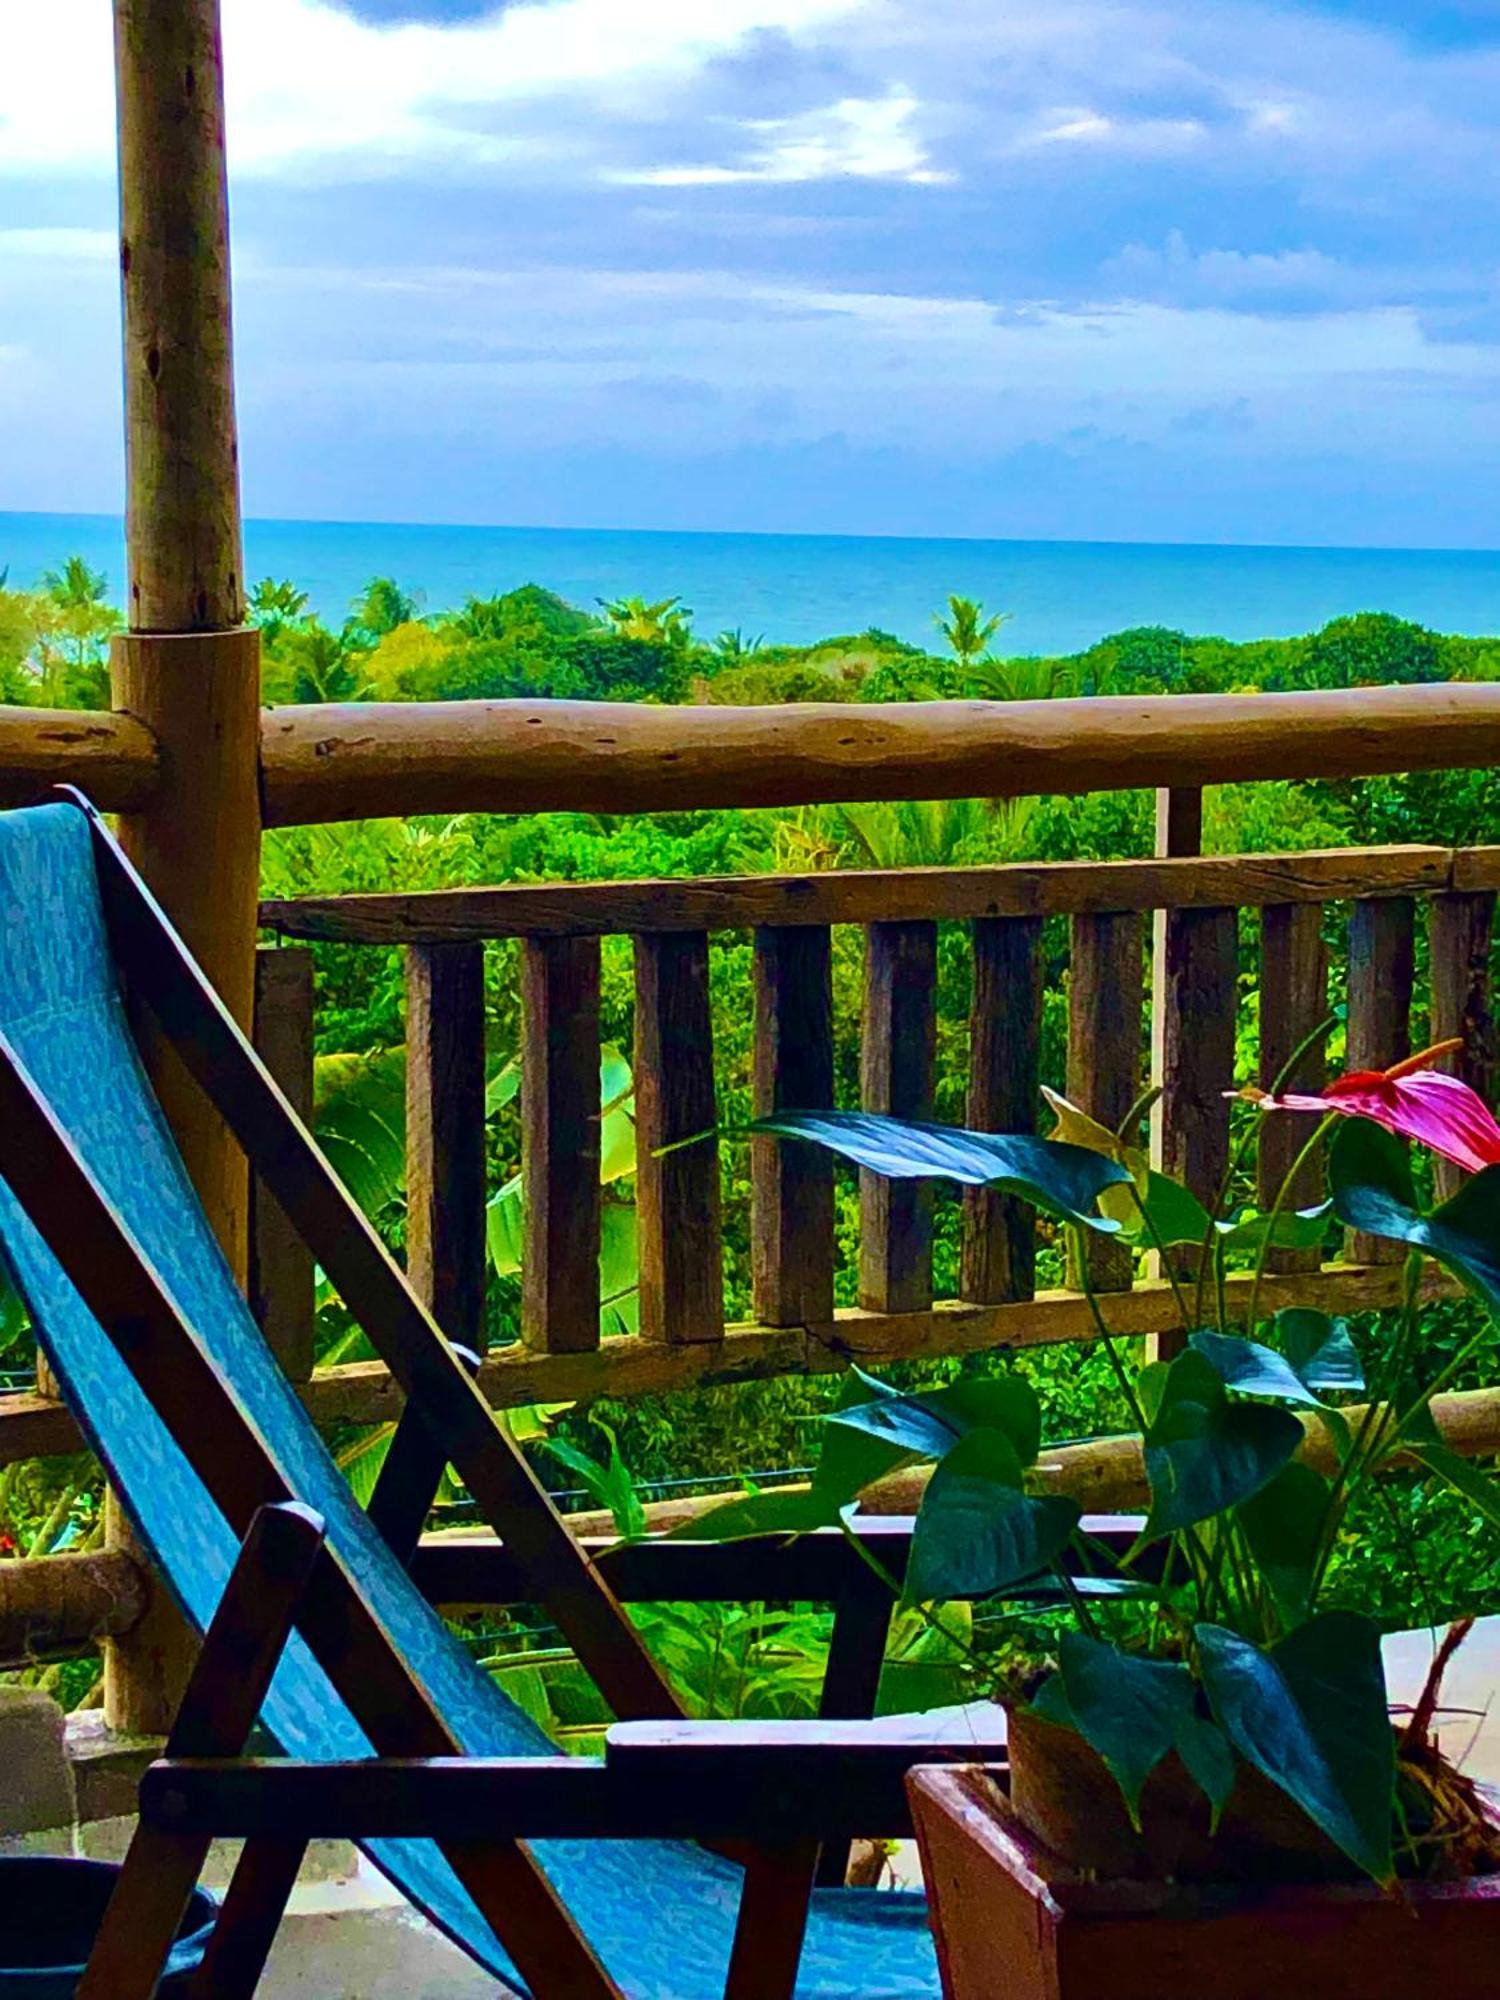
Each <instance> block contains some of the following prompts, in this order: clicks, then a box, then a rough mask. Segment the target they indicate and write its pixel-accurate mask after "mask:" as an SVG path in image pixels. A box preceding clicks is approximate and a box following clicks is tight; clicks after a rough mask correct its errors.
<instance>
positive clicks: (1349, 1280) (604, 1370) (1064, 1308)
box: [0, 1265, 1500, 1465]
mask: <svg viewBox="0 0 1500 2000" xmlns="http://www.w3.org/2000/svg"><path fill="white" fill-rule="evenodd" d="M1250 1283H1251V1280H1250V1278H1249V1276H1248V1274H1244V1273H1240V1274H1236V1275H1234V1276H1231V1277H1230V1278H1229V1280H1228V1282H1227V1284H1226V1287H1225V1297H1226V1300H1227V1303H1228V1308H1229V1314H1230V1317H1231V1319H1232V1318H1233V1317H1234V1315H1235V1313H1236V1312H1237V1311H1239V1310H1241V1309H1243V1307H1244V1305H1245V1303H1246V1301H1247V1299H1248V1295H1249V1287H1250ZM1456 1290H1457V1288H1456V1287H1455V1286H1454V1285H1453V1284H1452V1283H1451V1282H1450V1281H1447V1280H1444V1279H1440V1278H1439V1279H1434V1280H1432V1281H1431V1283H1430V1284H1429V1286H1428V1288H1427V1292H1426V1296H1428V1297H1431V1298H1446V1297H1453V1296H1455V1295H1456ZM1400 1297H1401V1270H1400V1267H1399V1266H1391V1265H1376V1266H1352V1265H1333V1266H1329V1267H1327V1268H1326V1269H1324V1270H1322V1271H1289V1272H1277V1273H1274V1274H1268V1275H1267V1276H1266V1278H1265V1279H1264V1281H1263V1283H1262V1286H1261V1304H1262V1306H1263V1307H1264V1308H1265V1310H1266V1311H1267V1312H1278V1311H1280V1310H1281V1308H1282V1307H1284V1306H1294V1305H1307V1306H1320V1307H1322V1308H1323V1309H1324V1310H1325V1311H1333V1312H1371V1311H1375V1310H1378V1309H1380V1308H1382V1307H1388V1306H1393V1305H1396V1304H1398V1303H1399V1301H1400ZM1106 1311H1107V1315H1108V1318H1109V1322H1110V1325H1111V1327H1112V1328H1113V1329H1114V1330H1115V1331H1116V1332H1117V1333H1118V1334H1119V1336H1120V1337H1121V1338H1122V1339H1125V1338H1130V1337H1133V1336H1137V1335H1141V1334H1151V1333H1160V1332H1162V1331H1164V1330H1166V1329H1168V1328H1170V1327H1172V1326H1174V1325H1175V1324H1176V1323H1177V1320H1176V1306H1175V1304H1174V1301H1173V1299H1172V1294H1171V1291H1170V1289H1169V1288H1168V1287H1167V1286H1166V1285H1165V1284H1162V1283H1158V1282H1155V1281H1152V1280H1147V1281H1145V1282H1143V1283H1141V1284H1138V1285H1136V1286H1135V1287H1134V1289H1133V1290H1131V1291H1129V1292H1120V1293H1116V1294H1113V1295H1111V1297H1110V1299H1109V1301H1108V1304H1107V1307H1106ZM1092 1337H1093V1322H1092V1320H1091V1318H1090V1316H1089V1311H1088V1307H1087V1304H1086V1302H1085V1301H1084V1299H1083V1298H1082V1297H1081V1296H1080V1295H1079V1294H1078V1293H1077V1292H1067V1291H1052V1292H1041V1293H1039V1294H1038V1295H1037V1297H1036V1298H1034V1299H1025V1300H1020V1301H1016V1302H1014V1303H1010V1304H1002V1305H975V1304H970V1303H968V1302H966V1301H964V1300H959V1299H941V1300H939V1301H937V1303H936V1304H934V1305H933V1306H931V1307H930V1308H929V1309H928V1310H927V1311H926V1312H912V1313H875V1312H865V1311H862V1310H860V1309H859V1308H857V1307H846V1308H843V1309H841V1310H840V1311H838V1312H836V1313H835V1314H834V1316H833V1318H832V1319H830V1320H823V1321H817V1322H814V1323H812V1324H811V1325H804V1326H795V1327H768V1326H747V1325H737V1326H730V1327H727V1328H726V1329H725V1333H724V1338H723V1339H722V1340H717V1341H684V1342H681V1343H673V1342H669V1341H656V1340H649V1339H639V1338H630V1339H617V1340H606V1341H604V1342H602V1343H601V1345H600V1346H599V1347H598V1348H597V1349H595V1350H594V1351H593V1352H592V1353H584V1354H536V1353H532V1352H530V1351H529V1350H527V1349H526V1348H523V1347H521V1346H520V1345H519V1344H518V1345H516V1346H514V1347H506V1348H497V1349H494V1350H492V1351H491V1352H490V1354H489V1355H487V1356H486V1358H485V1360H484V1363H483V1366H482V1367H481V1369H480V1373H479V1387H480V1389H481V1390H482V1391H483V1393H484V1395H485V1397H486V1398H487V1400H488V1401H489V1402H490V1404H491V1405H492V1406H493V1407H495V1408H496V1409H514V1408H515V1407H517V1406H518V1405H520V1404H525V1403H549V1402H589V1401H592V1400H593V1399H594V1398H595V1397H597V1396H626V1397H628V1396H639V1395H646V1394H648V1393H651V1392H654V1391H658V1390H667V1389H693V1388H700V1387H711V1386H713V1385H715V1384H719V1383H725V1382H745V1381H758V1380H764V1379H766V1378H767V1377H770V1376H776V1375H794V1374H803V1373H806V1372H807V1371H808V1370H809V1368H817V1369H830V1368H832V1369H836V1368H839V1367H841V1366H843V1365H844V1364H845V1363H846V1362H849V1361H858V1362H859V1363H861V1364H862V1365H866V1366H870V1367H874V1368H879V1367H881V1366H882V1365H883V1364H885V1363H886V1362H891V1361H910V1360H914V1359H917V1358H919V1357H922V1356H929V1355H955V1354H973V1353H978V1352H982V1351H990V1350H994V1349H1012V1348H1021V1347H1039V1346H1050V1345H1055V1344H1057V1343H1059V1342H1062V1341H1087V1340H1089V1339H1091V1338H1092ZM298 1393H299V1394H300V1395H301V1396H302V1398H303V1401H304V1402H305V1403H306V1404H307V1407H308V1408H309V1409H310V1410H311V1412H312V1414H313V1415H314V1417H315V1418H316V1419H317V1421H318V1422H319V1423H321V1424H329V1423H335V1422H348V1423H360V1424H374V1423H385V1422H388V1421H389V1420H391V1419H393V1418H395V1417H398V1416H399V1415H400V1414H401V1410H402V1407H403V1403H404V1398H403V1395H402V1391H401V1388H400V1385H399V1384H398V1383H397V1382H396V1381H395V1379H394V1378H393V1376H392V1375H391V1372H390V1370H389V1369H388V1368H387V1367H386V1365H385V1364H384V1362H380V1361H355V1362H349V1363H346V1364H344V1365H343V1366H340V1367H337V1368H321V1369H319V1370H318V1372H317V1373H316V1374H315V1375H314V1376H313V1378H312V1380H311V1381H310V1382H306V1383H303V1384H301V1385H300V1387H299V1390H298ZM1494 1394H1495V1396H1496V1398H1497V1407H1500V1389H1497V1390H1496V1391H1495V1392H1494ZM81 1445H82V1439H81V1438H80V1436H79V1432H78V1427H77V1425H76V1424H75V1423H74V1421H73V1418H72V1416H71V1414H70V1413H69V1412H68V1410H67V1409H66V1408H65V1407H64V1405H62V1404H61V1403H55V1402H52V1401H50V1400H49V1399H48V1398H46V1397H44V1396H37V1395H31V1394H25V1393H17V1394H15V1395H11V1396H0V1465H5V1464H9V1463H10V1462H11V1461H13V1460H15V1459H18V1458H47V1457H52V1456H55V1455H57V1454H59V1453H62V1452H70V1451H77V1450H79V1449H80V1448H81Z"/></svg>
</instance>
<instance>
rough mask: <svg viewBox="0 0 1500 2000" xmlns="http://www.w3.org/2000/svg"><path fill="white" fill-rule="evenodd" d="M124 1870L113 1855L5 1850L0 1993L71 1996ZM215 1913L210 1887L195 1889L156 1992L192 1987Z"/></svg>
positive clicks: (0, 1881) (11, 1997)
mask: <svg viewBox="0 0 1500 2000" xmlns="http://www.w3.org/2000/svg"><path fill="white" fill-rule="evenodd" d="M119 1875H120V1871H119V1868H118V1867H117V1866H116V1865H115V1863H114V1862H112V1861H81V1860H74V1859H73V1858H71V1857H70V1856H65V1855H64V1856H53V1855H32V1854H24V1855H20V1854H18V1855H3V1856H0V2000H72V1996H73V1992H74V1990H75V1988H76V1987H77V1985H78V1982H79V1980H80V1979H82V1977H83V1968H84V1965H85V1962H86V1961H87V1959H88V1955H89V1952H90V1951H91V1949H92V1948H93V1943H94V1937H95V1934H96V1932H97V1931H98V1929H99V1924H100V1920H101V1919H102V1917H103V1915H104V1908H105V1905H106V1904H107V1903H108V1901H109V1899H110V1897H111V1895H112V1894H113V1893H114V1887H115V1883H116V1882H117V1881H118V1880H119ZM218 1913H219V1906H218V1903H217V1901H216V1900H215V1898H214V1897H212V1896H210V1895H209V1894H208V1892H207V1890H205V1889H195V1890H194V1891H193V1895H192V1900H191V1901H190V1902H189V1904H188V1907H187V1914H186V1916H185V1917H184V1918H183V1920H182V1928H181V1929H180V1930H179V1931H178V1933H177V1942H176V1943H175V1944H174V1945H173V1947H172V1955H171V1957H170V1958H169V1959H168V1960H167V1969H166V1973H165V1975H164V1976H163V1978H162V1982H161V1985H160V1986H159V1987H158V1988H157V1993H158V1996H159V2000H172V1996H173V1995H178V1996H180V1995H182V1994H183V1993H185V1992H186V1991H187V1983H188V1980H189V1978H190V1976H191V1975H192V1973H193V1972H194V1971H195V1970H196V1968H197V1965H198V1961H199V1960H200V1959H201V1958H202V1956H203V1953H204V1950H205V1949H206V1947H207V1945H208V1940H209V1937H210V1935H211V1934H212V1931H213V1927H214V1919H215V1917H217V1915H218Z"/></svg>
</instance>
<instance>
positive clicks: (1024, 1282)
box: [961, 917, 1042, 1305]
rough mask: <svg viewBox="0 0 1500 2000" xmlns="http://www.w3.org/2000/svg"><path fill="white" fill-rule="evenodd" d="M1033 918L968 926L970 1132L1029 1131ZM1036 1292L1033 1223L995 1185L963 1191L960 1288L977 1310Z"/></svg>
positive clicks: (1038, 962)
mask: <svg viewBox="0 0 1500 2000" xmlns="http://www.w3.org/2000/svg"><path fill="white" fill-rule="evenodd" d="M1041 940H1042V923H1041V919H1040V918H1039V917H981V918H980V919H979V920H978V921H977V922H976V923H975V925H974V999H973V1004H972V1006H971V1008H970V1012H969V1092H968V1103H967V1106H966V1108H965V1112H964V1117H965V1121H966V1123H967V1124H968V1125H969V1126H970V1127H971V1128H972V1129H973V1130H974V1131H976V1132H1034V1131H1035V1130H1036V1124H1037V1087H1038V1083H1039V1081H1040V1075H1039V1072H1040V1059H1041V1035H1042V954H1041ZM1035 1289H1036V1217H1035V1212H1034V1210H1033V1209H1032V1208H1031V1207H1030V1205H1029V1204H1028V1203H1026V1202H1023V1201H1020V1200H1018V1199H1017V1198H1016V1197H1015V1196H1014V1195H1008V1194H999V1193H997V1192H996V1191H995V1190H994V1189H992V1188H965V1189H964V1234H963V1276H962V1280H961V1290H962V1293H963V1296H964V1297H965V1298H966V1299H972V1300H974V1301H975V1303H976V1304H979V1305H999V1304H1002V1303H1003V1302H1004V1301H1005V1300H1007V1299H1029V1298H1030V1297H1031V1295H1032V1293H1033V1291H1034V1290H1035Z"/></svg>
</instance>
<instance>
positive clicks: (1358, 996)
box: [1348, 896, 1416, 1264]
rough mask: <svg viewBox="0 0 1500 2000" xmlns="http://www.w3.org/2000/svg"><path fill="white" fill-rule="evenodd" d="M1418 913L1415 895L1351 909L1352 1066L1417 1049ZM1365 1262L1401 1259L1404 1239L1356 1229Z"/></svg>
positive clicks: (1381, 1064) (1386, 1063) (1397, 1058)
mask: <svg viewBox="0 0 1500 2000" xmlns="http://www.w3.org/2000/svg"><path fill="white" fill-rule="evenodd" d="M1415 941H1416V916H1415V909H1414V906H1413V903H1412V899H1411V898H1410V897H1409V896H1381V897H1374V896H1371V897H1363V898H1361V899H1360V901H1359V902H1357V903H1355V904H1354V905H1353V906H1352V908H1351V909H1350V912H1349V1030H1348V1067H1349V1068H1350V1069H1352V1070H1353V1069H1389V1068H1390V1067H1391V1065H1392V1064H1393V1063H1398V1062H1402V1061H1404V1059H1405V1058H1406V1057H1407V1056H1409V1055H1410V1054H1411V995H1412V984H1413V979H1414V976H1415ZM1348 1254H1349V1256H1350V1257H1351V1258H1353V1259H1354V1261H1355V1262H1356V1263H1361V1264H1399V1263H1400V1261H1401V1259H1402V1257H1403V1256H1404V1255H1405V1252H1404V1251H1403V1250H1402V1248H1401V1245H1400V1244H1399V1243H1391V1242H1388V1241H1387V1240H1386V1239H1385V1238H1384V1237H1380V1236H1363V1235H1360V1234H1359V1233H1358V1232H1357V1231H1355V1230H1351V1231H1350V1232H1349V1235H1348Z"/></svg>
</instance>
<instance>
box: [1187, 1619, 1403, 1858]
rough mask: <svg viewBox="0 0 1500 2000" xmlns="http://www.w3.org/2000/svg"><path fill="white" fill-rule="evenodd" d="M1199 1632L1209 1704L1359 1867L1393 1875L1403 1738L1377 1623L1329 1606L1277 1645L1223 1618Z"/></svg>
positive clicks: (1250, 1757) (1242, 1749) (1235, 1740)
mask: <svg viewBox="0 0 1500 2000" xmlns="http://www.w3.org/2000/svg"><path fill="white" fill-rule="evenodd" d="M1196 1636H1197V1641H1198V1663H1199V1672H1200V1674H1201V1676H1202V1680H1203V1685H1204V1689H1205V1691H1206V1692H1207V1695H1208V1699H1209V1704H1210V1706H1211V1707H1212V1709H1213V1712H1214V1715H1215V1717H1216V1718H1217V1720H1218V1722H1219V1724H1220V1727H1221V1728H1222V1729H1223V1731H1224V1733H1225V1735H1226V1736H1228V1738H1229V1740H1230V1742H1231V1743H1232V1744H1233V1745H1234V1747H1235V1748H1236V1749H1237V1750H1238V1751H1239V1753H1240V1755H1241V1756H1242V1757H1244V1758H1246V1759H1247V1761H1248V1762H1250V1763H1251V1764H1253V1765H1254V1766H1255V1768H1256V1769H1257V1770H1258V1771H1260V1772H1261V1773H1262V1774H1263V1775H1264V1776H1265V1777H1267V1778H1269V1779H1270V1780H1271V1782H1272V1784H1274V1785H1279V1786H1280V1787H1281V1789H1282V1791H1284V1792H1285V1793H1286V1794H1287V1796H1288V1798H1291V1799H1293V1800H1295V1801H1296V1803H1297V1804H1298V1805H1299V1806H1300V1807H1301V1808H1302V1810H1303V1811H1304V1812H1305V1813H1306V1814H1307V1816H1308V1818H1309V1819H1310V1820H1312V1821H1313V1823H1314V1825H1316V1826H1318V1827H1321V1828H1322V1830H1323V1832H1324V1833H1326V1834H1327V1836H1328V1838H1329V1839H1330V1840H1331V1841H1333V1842H1334V1843H1335V1845H1336V1846H1338V1847H1340V1848H1342V1850H1343V1851H1344V1853H1345V1854H1347V1855H1348V1856H1349V1859H1350V1860H1351V1861H1353V1862H1354V1863H1355V1865H1356V1866H1357V1867H1359V1868H1362V1869H1363V1870H1364V1872H1365V1873H1366V1874H1367V1875H1370V1876H1372V1877H1373V1878H1374V1879H1375V1880H1376V1881H1377V1882H1381V1883H1388V1882H1389V1881H1391V1879H1392V1877H1393V1875H1394V1872H1395V1871H1394V1868H1393V1865H1392V1860H1391V1828H1392V1813H1393V1805H1394V1799H1395V1789H1396V1739H1395V1736H1394V1734H1393V1732H1392V1730H1391V1723H1390V1715H1389V1712H1388V1709H1387V1706H1386V1692H1385V1672H1384V1669H1383V1667H1382V1665H1381V1659H1380V1633H1379V1631H1378V1630H1377V1628H1376V1627H1375V1626H1374V1625H1373V1624H1372V1623H1371V1621H1370V1620H1369V1619H1368V1618H1361V1617H1360V1616H1359V1615H1358V1614H1357V1613H1356V1612H1353V1611H1324V1612H1321V1613H1320V1614H1319V1615H1318V1616H1317V1617H1316V1618H1310V1619H1309V1620H1308V1621H1307V1623H1306V1624H1305V1625H1301V1626H1299V1627H1298V1628H1297V1629H1296V1631H1294V1632H1292V1633H1290V1634H1289V1635H1288V1637H1286V1638H1285V1639H1283V1640H1282V1641H1281V1643H1280V1644H1279V1645H1278V1646H1275V1647H1273V1648H1272V1649H1271V1650H1270V1651H1269V1652H1263V1651H1262V1650H1261V1649H1260V1648H1259V1647H1258V1646H1252V1645H1251V1644H1250V1642H1249V1641H1248V1640H1247V1639H1242V1638H1240V1636H1239V1635H1238V1633H1235V1632H1229V1631H1226V1630H1225V1629H1224V1628H1223V1627H1222V1626H1219V1625H1200V1626H1198V1628H1197V1635H1196Z"/></svg>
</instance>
